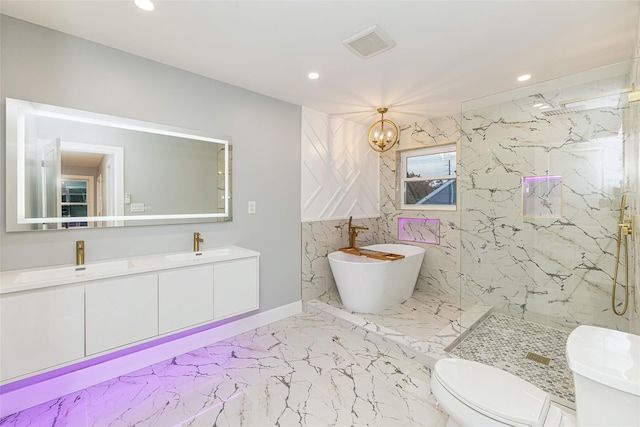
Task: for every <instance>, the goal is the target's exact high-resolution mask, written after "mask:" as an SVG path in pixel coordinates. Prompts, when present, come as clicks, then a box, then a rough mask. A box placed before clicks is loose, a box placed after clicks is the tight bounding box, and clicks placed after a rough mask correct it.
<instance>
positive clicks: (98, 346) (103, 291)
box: [85, 274, 158, 356]
mask: <svg viewBox="0 0 640 427" xmlns="http://www.w3.org/2000/svg"><path fill="white" fill-rule="evenodd" d="M85 304H86V341H87V343H86V346H87V356H89V355H92V354H96V353H100V352H102V351H105V350H109V349H112V348H116V347H120V346H123V345H127V344H130V343H134V342H136V341H140V340H144V339H147V338H151V337H153V336H155V335H158V275H157V274H148V275H139V276H132V277H127V278H121V279H113V280H102V281H97V282H93V283H88V284H87V285H86V286H85Z"/></svg>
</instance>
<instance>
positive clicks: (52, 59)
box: [0, 16, 301, 310]
mask: <svg viewBox="0 0 640 427" xmlns="http://www.w3.org/2000/svg"><path fill="white" fill-rule="evenodd" d="M0 19H1V21H0V32H1V34H0V36H1V37H0V43H1V45H0V55H1V56H0V61H1V62H0V67H1V68H0V98H1V102H2V116H3V118H2V120H1V121H0V123H2V129H0V134H1V135H2V136H1V139H0V140H1V141H2V146H1V147H0V156H1V157H0V174H1V175H2V176H3V177H4V176H5V146H6V143H5V129H4V111H5V98H6V97H10V98H18V99H25V100H30V101H35V102H42V103H46V104H53V105H60V106H64V107H70V108H77V109H81V110H88V111H94V112H98V113H103V114H111V115H115V116H122V117H128V118H132V119H137V120H144V121H148V122H154V123H162V124H167V125H171V126H177V127H182V128H188V129H195V130H202V131H206V132H210V133H211V134H212V135H229V136H231V137H232V141H233V221H232V222H228V223H207V224H192V225H189V224H179V225H157V226H140V227H127V228H117V229H87V230H65V231H38V232H18V233H7V232H6V226H5V209H4V204H5V188H4V184H3V185H0V200H2V203H3V209H1V212H0V222H1V225H0V232H1V234H0V238H1V240H0V270H2V271H6V270H14V269H21V268H31V267H39V266H50V265H57V264H71V263H73V262H74V261H75V255H74V254H75V252H74V251H75V243H74V242H75V241H76V240H85V242H86V251H87V252H86V261H87V262H88V263H89V262H93V261H99V260H106V259H113V258H121V257H127V256H138V255H147V254H155V253H163V252H175V251H189V250H191V249H192V236H193V232H194V231H199V232H201V233H202V234H203V237H204V239H205V242H204V244H203V248H204V249H207V248H211V247H217V246H224V245H238V246H242V247H246V248H249V249H253V250H256V251H259V252H260V253H261V259H260V284H261V291H260V306H261V310H265V309H270V308H274V307H277V306H280V305H284V304H288V303H291V302H294V301H298V300H300V265H301V255H300V114H301V108H300V107H299V106H297V105H293V104H289V103H286V102H282V101H278V100H276V99H273V98H269V97H266V96H263V95H259V94H257V93H254V92H250V91H248V90H245V89H241V88H238V87H235V86H231V85H227V84H225V83H221V82H218V81H215V80H212V79H209V78H205V77H202V76H199V75H196V74H192V73H189V72H186V71H183V70H179V69H176V68H173V67H169V66H166V65H162V64H159V63H156V62H153V61H149V60H147V59H144V58H141V57H137V56H134V55H130V54H127V53H124V52H122V51H119V50H115V49H112V48H109V47H106V46H102V45H99V44H96V43H92V42H89V41H87V40H83V39H79V38H76V37H72V36H69V35H66V34H63V33H60V32H56V31H53V30H50V29H47V28H43V27H40V26H36V25H32V24H29V23H26V22H23V21H19V20H16V19H13V18H10V17H7V16H1V17H0ZM220 60H221V61H224V58H220ZM8 179H13V178H11V177H8ZM3 183H4V181H3ZM249 200H255V201H256V204H257V213H256V214H255V215H248V214H247V202H248V201H249Z"/></svg>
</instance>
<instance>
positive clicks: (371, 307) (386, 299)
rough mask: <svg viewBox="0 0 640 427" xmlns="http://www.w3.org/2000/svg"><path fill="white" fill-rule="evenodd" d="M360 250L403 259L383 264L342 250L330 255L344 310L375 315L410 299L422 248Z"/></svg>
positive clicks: (390, 246)
mask: <svg viewBox="0 0 640 427" xmlns="http://www.w3.org/2000/svg"><path fill="white" fill-rule="evenodd" d="M362 249H370V250H373V251H380V252H390V253H394V254H399V255H404V256H405V257H404V258H402V259H399V260H396V261H383V260H379V259H374V258H368V257H366V256H359V255H351V254H347V253H344V252H341V251H336V252H331V253H330V254H329V256H328V258H329V264H330V265H331V271H332V272H333V277H334V278H335V279H336V285H337V286H338V292H339V293H340V299H341V300H342V304H343V305H344V307H345V308H347V309H349V310H351V311H357V312H360V313H378V312H380V311H383V310H384V309H386V308H389V307H391V306H393V305H395V304H399V303H401V302H403V301H405V300H406V299H407V298H409V297H410V296H411V294H412V293H413V289H414V288H415V286H416V281H417V280H418V273H419V272H420V266H421V265H422V259H423V258H424V248H421V247H418V246H411V245H401V244H379V245H370V246H363V247H362Z"/></svg>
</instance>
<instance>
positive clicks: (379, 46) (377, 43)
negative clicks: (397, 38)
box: [342, 25, 396, 58]
mask: <svg viewBox="0 0 640 427" xmlns="http://www.w3.org/2000/svg"><path fill="white" fill-rule="evenodd" d="M342 44H344V45H345V46H346V47H347V48H349V50H351V51H352V52H353V53H355V54H356V55H358V56H359V57H361V58H371V57H372V56H374V55H377V54H379V53H381V52H384V51H385V50H388V49H391V48H392V47H394V46H395V45H396V43H395V42H394V41H393V40H391V38H390V37H389V36H388V35H387V34H386V33H385V32H384V31H382V29H381V28H380V27H378V26H377V25H373V26H371V27H369V28H367V29H365V30H362V31H360V32H359V33H357V34H354V35H352V36H351V37H347V38H346V39H344V40H342Z"/></svg>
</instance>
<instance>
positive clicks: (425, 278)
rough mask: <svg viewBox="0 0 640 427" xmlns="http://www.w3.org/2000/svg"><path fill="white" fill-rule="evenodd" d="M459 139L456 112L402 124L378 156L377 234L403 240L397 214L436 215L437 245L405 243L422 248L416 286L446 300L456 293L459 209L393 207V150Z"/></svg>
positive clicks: (391, 240) (385, 238)
mask: <svg viewBox="0 0 640 427" xmlns="http://www.w3.org/2000/svg"><path fill="white" fill-rule="evenodd" d="M459 139H460V116H459V115H455V116H445V117H439V118H435V119H430V120H424V121H422V122H416V123H413V124H412V125H407V126H402V127H401V133H400V143H399V145H397V146H396V147H394V148H393V149H391V150H389V151H387V152H385V153H382V155H381V157H380V203H381V208H380V214H381V216H380V218H381V220H380V238H381V239H382V241H383V242H384V243H403V242H400V241H399V240H398V219H399V218H403V217H404V218H429V219H439V220H440V244H439V245H434V244H420V243H416V242H406V243H408V244H411V245H418V246H421V247H424V248H425V251H426V252H425V257H424V261H423V262H422V268H421V269H420V275H419V277H418V283H417V285H416V286H417V287H418V288H419V289H422V290H425V291H428V292H429V293H431V294H433V295H435V296H439V297H442V298H446V299H449V300H458V299H459V295H460V279H459V271H460V266H459V265H460V232H459V224H460V212H459V211H436V210H428V211H425V210H400V209H396V206H397V203H396V191H395V189H396V166H397V165H396V153H397V151H398V150H406V149H410V148H424V147H428V146H431V145H435V144H442V143H446V142H458V141H459Z"/></svg>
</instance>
